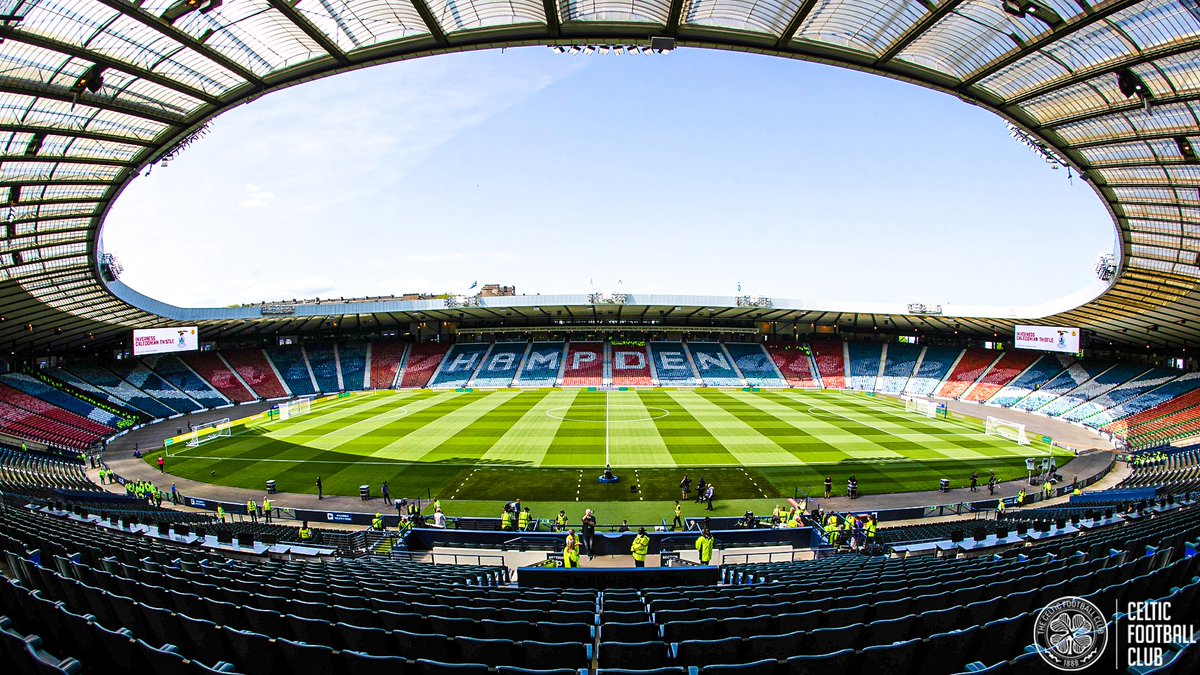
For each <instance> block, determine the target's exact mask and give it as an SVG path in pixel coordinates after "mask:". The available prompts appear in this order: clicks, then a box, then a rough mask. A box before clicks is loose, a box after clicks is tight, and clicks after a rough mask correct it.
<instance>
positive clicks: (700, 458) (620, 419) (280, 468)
mask: <svg viewBox="0 0 1200 675" xmlns="http://www.w3.org/2000/svg"><path fill="white" fill-rule="evenodd" d="M178 448H179V446H175V448H173V449H172V454H171V456H170V457H169V458H168V460H167V467H168V470H169V471H170V472H171V473H173V474H175V475H178V476H182V477H185V478H191V479H194V480H199V481H205V482H213V483H219V484H224V485H233V486H239V487H248V488H261V487H262V486H263V484H264V482H265V481H266V480H267V479H274V480H275V481H276V482H277V484H278V486H279V489H280V490H282V491H285V492H313V491H314V490H315V488H314V481H315V479H316V477H317V476H321V478H322V482H323V484H324V489H325V491H326V493H327V494H347V495H353V494H357V492H358V486H359V485H361V484H369V485H372V486H373V489H375V490H377V489H378V485H379V484H380V482H382V481H384V480H386V481H388V484H389V486H390V488H391V491H392V493H393V494H394V495H407V496H416V495H421V496H426V495H433V496H439V497H441V498H443V499H450V500H460V501H464V502H471V501H482V502H485V503H488V504H491V503H492V501H494V500H508V499H512V498H515V497H521V498H522V499H524V500H537V501H543V502H550V501H553V502H563V503H568V502H572V501H574V500H579V501H582V502H589V503H597V502H625V503H629V504H633V503H639V504H640V503H643V502H647V501H650V502H654V501H664V500H672V499H674V498H675V497H676V496H677V494H678V488H677V486H678V484H679V480H680V478H681V477H682V475H683V474H684V473H688V474H690V475H692V477H693V480H697V479H699V478H700V477H701V476H704V477H705V478H706V479H707V480H708V481H710V482H712V483H714V484H715V485H717V491H718V492H717V494H718V500H719V501H720V500H728V499H735V498H736V499H749V500H764V499H765V500H777V499H779V498H781V497H791V496H795V495H798V494H802V493H807V494H810V495H817V494H819V493H821V492H822V491H823V490H822V483H823V480H824V476H826V475H829V476H832V477H833V479H834V484H835V486H836V489H837V490H838V491H839V492H841V491H843V490H844V485H845V481H846V478H847V477H848V476H850V475H851V474H854V475H856V476H857V477H858V479H859V486H860V492H861V493H862V494H874V493H888V492H906V491H914V490H928V489H931V488H933V487H936V485H937V481H938V479H939V478H950V479H951V481H952V482H953V484H954V485H956V486H963V485H965V484H966V482H967V479H968V477H969V476H970V474H971V472H972V471H977V472H978V473H979V474H980V475H981V476H986V475H987V474H988V471H991V470H994V471H996V473H997V475H998V476H999V477H1000V478H1001V480H1010V479H1013V478H1017V477H1020V476H1022V475H1024V471H1025V470H1024V458H1025V457H1026V456H1030V455H1039V456H1040V455H1042V454H1044V453H1045V452H1046V446H1045V445H1043V444H1041V443H1035V444H1034V445H1033V446H1029V447H1021V446H1018V445H1017V444H1015V443H1012V442H1010V441H1007V440H1004V439H1000V438H996V437H989V436H985V435H984V434H983V428H982V423H981V422H980V421H978V420H974V419H970V418H963V419H946V420H943V419H937V420H930V419H927V418H924V417H919V416H917V415H914V414H910V413H906V412H905V411H904V408H903V404H901V403H900V402H898V401H895V400H894V399H888V398H882V397H878V398H877V397H872V396H867V395H864V394H855V393H842V392H829V391H815V392H814V391H796V390H783V391H762V392H743V391H738V390H718V389H694V390H691V389H678V390H673V389H653V390H644V391H628V392H612V393H607V394H606V393H603V392H588V391H582V390H563V389H542V390H524V391H521V390H500V391H489V392H472V393H456V392H452V391H404V392H377V393H365V394H360V395H355V396H350V397H346V398H342V399H338V400H336V401H332V402H329V403H326V404H323V405H321V406H318V407H315V408H314V410H313V412H312V413H311V414H310V415H308V416H305V417H301V418H295V419H291V420H287V421H284V422H269V423H263V424H258V425H256V426H251V427H249V428H247V429H246V430H244V431H241V432H240V433H237V434H235V436H234V437H233V438H229V439H219V440H215V441H212V442H210V443H207V444H205V445H203V446H201V447H199V448H184V449H178ZM606 450H607V457H608V461H609V463H611V464H612V465H613V467H615V468H616V469H617V472H618V473H619V474H620V475H621V477H622V482H621V484H619V485H618V486H603V485H599V484H598V483H597V481H596V476H597V475H598V474H599V472H600V470H601V469H602V468H603V466H604V464H605V459H606ZM1063 454H1064V456H1067V455H1069V453H1063ZM156 459H157V455H150V456H147V461H150V462H154V461H156ZM630 486H637V487H638V490H637V491H636V492H631V491H630V489H629V487H630ZM464 505H465V504H464ZM491 508H492V507H490V506H489V507H488V509H491Z"/></svg>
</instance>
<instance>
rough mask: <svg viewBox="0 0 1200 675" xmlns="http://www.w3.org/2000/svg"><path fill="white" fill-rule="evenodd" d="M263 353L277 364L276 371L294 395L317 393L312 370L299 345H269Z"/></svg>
mask: <svg viewBox="0 0 1200 675" xmlns="http://www.w3.org/2000/svg"><path fill="white" fill-rule="evenodd" d="M263 353H264V354H266V355H267V358H268V359H269V360H270V361H271V363H272V364H273V365H274V366H275V370H276V372H278V373H279V375H280V377H282V378H283V381H284V382H286V383H287V389H288V391H289V392H290V393H291V394H292V395H293V396H308V395H311V394H315V393H317V392H316V389H315V388H314V387H313V381H312V372H311V371H309V369H308V364H307V363H305V362H304V352H302V351H301V350H300V347H299V346H298V345H285V346H280V347H268V348H266V349H264V350H263Z"/></svg>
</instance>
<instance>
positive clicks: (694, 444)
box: [638, 390, 737, 467]
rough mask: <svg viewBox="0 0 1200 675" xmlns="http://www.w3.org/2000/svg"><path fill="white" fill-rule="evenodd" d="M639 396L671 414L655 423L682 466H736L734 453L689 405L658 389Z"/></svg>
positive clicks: (676, 461) (650, 404)
mask: <svg viewBox="0 0 1200 675" xmlns="http://www.w3.org/2000/svg"><path fill="white" fill-rule="evenodd" d="M638 397H639V398H641V399H642V403H643V404H644V405H646V406H647V407H650V406H653V407H656V408H662V409H663V410H666V411H667V412H668V413H669V415H667V416H666V417H659V418H657V419H655V420H654V427H655V429H656V430H657V431H658V434H659V436H660V437H661V438H662V440H663V443H664V444H665V445H666V446H667V450H669V451H670V453H671V457H672V458H673V459H674V460H675V463H676V464H677V465H679V466H681V467H702V466H736V465H737V458H736V457H734V456H733V454H731V453H730V452H729V451H728V450H726V449H725V447H724V446H722V445H721V443H720V442H718V441H717V439H716V438H713V435H712V434H711V433H709V432H708V430H707V429H705V428H704V426H703V425H702V424H700V422H699V421H698V420H696V418H695V417H693V416H692V413H691V411H689V410H688V409H687V408H686V407H685V406H683V405H680V404H679V403H678V402H677V401H676V400H675V399H673V398H671V397H670V396H669V395H668V394H667V392H665V391H658V390H649V391H639V392H638Z"/></svg>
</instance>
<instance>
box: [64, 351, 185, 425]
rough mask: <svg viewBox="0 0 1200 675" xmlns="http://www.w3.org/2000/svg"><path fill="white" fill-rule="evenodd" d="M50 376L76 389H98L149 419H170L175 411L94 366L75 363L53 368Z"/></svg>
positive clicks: (108, 371)
mask: <svg viewBox="0 0 1200 675" xmlns="http://www.w3.org/2000/svg"><path fill="white" fill-rule="evenodd" d="M51 375H53V376H55V377H58V376H61V377H60V379H63V380H65V381H67V382H68V383H69V384H73V385H75V386H77V387H82V384H81V383H84V384H88V385H91V386H92V387H93V388H99V389H101V390H103V391H104V392H106V393H108V394H110V395H111V397H112V398H115V399H116V401H114V402H115V403H117V404H118V405H121V406H123V407H125V408H130V409H133V410H140V411H141V412H144V413H146V414H147V415H150V416H151V417H170V416H171V415H174V414H175V411H174V410H172V409H170V408H168V407H167V406H165V405H163V404H162V403H159V402H158V401H157V400H156V399H154V398H153V397H151V396H149V395H147V394H146V393H145V392H143V391H142V390H140V389H138V388H136V387H134V386H133V385H131V384H129V383H128V382H126V381H125V380H122V379H121V378H119V377H117V376H116V375H114V374H113V373H112V371H110V370H108V369H106V368H104V367H103V366H99V365H94V364H84V363H76V364H72V365H70V366H68V367H67V368H65V369H64V368H55V369H54V370H53V372H52V373H51Z"/></svg>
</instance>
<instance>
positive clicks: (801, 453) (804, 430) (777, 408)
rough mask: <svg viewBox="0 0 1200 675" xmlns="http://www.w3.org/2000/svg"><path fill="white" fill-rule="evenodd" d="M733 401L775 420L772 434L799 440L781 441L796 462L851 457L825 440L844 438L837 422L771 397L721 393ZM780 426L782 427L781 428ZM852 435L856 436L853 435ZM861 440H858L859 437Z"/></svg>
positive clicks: (889, 454)
mask: <svg viewBox="0 0 1200 675" xmlns="http://www.w3.org/2000/svg"><path fill="white" fill-rule="evenodd" d="M723 395H725V396H727V397H729V398H730V399H731V401H733V400H739V401H741V403H742V405H745V406H747V407H752V408H754V409H755V410H757V411H758V412H759V413H761V414H762V415H764V416H766V417H769V418H770V419H771V420H773V421H774V422H775V423H774V424H770V423H767V424H770V427H769V428H770V429H771V433H772V434H773V437H775V438H778V437H780V436H782V435H790V436H791V437H793V438H796V439H798V440H797V441H796V442H794V443H780V445H782V446H783V447H784V448H785V449H787V450H788V451H789V452H791V453H792V455H794V456H795V458H796V460H797V461H800V462H809V463H833V462H840V461H843V460H846V459H849V458H850V455H849V454H848V453H846V452H845V451H844V450H843V449H842V448H840V447H838V446H837V445H834V444H833V443H831V442H829V441H828V440H827V439H838V440H844V439H845V437H846V436H848V435H849V433H848V432H845V431H844V430H842V429H841V428H839V427H837V426H836V425H833V424H830V423H828V422H824V421H822V420H818V419H816V418H814V417H813V416H812V415H809V414H806V413H804V412H801V411H800V410H797V409H795V408H792V407H789V406H787V405H784V404H783V403H779V402H778V401H774V400H771V399H769V398H767V397H765V396H763V395H762V394H761V393H760V394H754V395H751V396H748V397H746V398H745V399H744V401H742V400H741V397H736V396H732V395H730V394H723ZM767 424H756V428H759V429H763V428H768V426H767ZM780 427H785V428H783V429H781V428H780ZM854 438H858V437H857V436H855V437H854ZM860 440H861V439H860ZM878 453H879V456H881V457H888V458H891V457H898V456H899V454H898V453H895V452H892V451H890V450H887V449H886V448H880V449H879V450H878Z"/></svg>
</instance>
